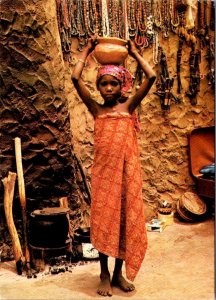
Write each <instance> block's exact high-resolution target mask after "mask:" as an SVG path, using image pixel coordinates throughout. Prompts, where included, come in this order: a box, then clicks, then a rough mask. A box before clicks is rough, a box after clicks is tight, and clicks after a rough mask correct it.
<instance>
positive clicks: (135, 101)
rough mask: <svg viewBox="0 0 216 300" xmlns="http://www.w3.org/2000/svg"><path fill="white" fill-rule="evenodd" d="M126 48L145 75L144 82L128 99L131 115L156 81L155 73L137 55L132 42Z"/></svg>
mask: <svg viewBox="0 0 216 300" xmlns="http://www.w3.org/2000/svg"><path fill="white" fill-rule="evenodd" d="M128 46H129V48H128V53H129V54H130V55H131V56H132V57H134V58H135V59H136V60H137V62H138V64H140V66H141V68H142V69H143V72H144V74H145V80H144V81H143V82H142V84H141V85H140V87H139V89H138V90H137V91H136V93H135V94H134V95H133V96H131V97H130V98H129V101H128V109H129V111H130V113H132V112H133V111H134V110H135V108H136V107H137V106H138V105H139V104H140V102H141V101H142V100H143V98H144V97H145V96H146V95H147V93H148V91H149V90H150V88H151V86H152V85H153V83H154V81H155V79H156V73H155V72H154V70H153V69H152V67H151V66H150V64H149V63H148V62H147V61H146V60H145V59H144V58H143V57H142V56H141V55H140V54H139V52H138V49H137V48H136V46H135V44H134V42H133V41H131V40H130V41H129V45H128Z"/></svg>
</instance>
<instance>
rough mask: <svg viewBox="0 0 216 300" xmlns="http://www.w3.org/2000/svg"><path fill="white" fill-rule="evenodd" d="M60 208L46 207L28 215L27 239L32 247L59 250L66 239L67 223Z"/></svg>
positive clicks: (66, 210) (64, 209)
mask: <svg viewBox="0 0 216 300" xmlns="http://www.w3.org/2000/svg"><path fill="white" fill-rule="evenodd" d="M68 211H69V209H67V208H62V207H47V208H43V209H41V210H34V211H33V212H32V213H31V214H30V220H29V239H30V244H31V245H32V246H34V247H41V248H60V247H64V246H65V242H66V240H67V239H68V230H69V222H68V219H67V212H68Z"/></svg>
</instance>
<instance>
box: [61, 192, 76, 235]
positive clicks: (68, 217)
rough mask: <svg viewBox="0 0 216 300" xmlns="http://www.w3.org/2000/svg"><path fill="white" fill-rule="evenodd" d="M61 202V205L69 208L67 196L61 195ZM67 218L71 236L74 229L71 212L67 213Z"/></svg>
mask: <svg viewBox="0 0 216 300" xmlns="http://www.w3.org/2000/svg"><path fill="white" fill-rule="evenodd" d="M59 203H60V207H64V208H69V205H68V198H67V197H61V198H60V199H59ZM67 219H68V224H69V230H68V234H69V237H72V236H73V229H72V226H71V222H70V213H69V212H68V213H67Z"/></svg>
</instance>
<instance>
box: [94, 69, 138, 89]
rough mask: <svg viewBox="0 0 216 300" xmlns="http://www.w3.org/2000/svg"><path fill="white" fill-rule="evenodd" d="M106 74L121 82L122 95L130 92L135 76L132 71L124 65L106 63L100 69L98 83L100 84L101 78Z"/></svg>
mask: <svg viewBox="0 0 216 300" xmlns="http://www.w3.org/2000/svg"><path fill="white" fill-rule="evenodd" d="M104 75H112V76H114V77H115V78H117V79H118V80H119V81H120V82H121V91H122V95H124V94H125V93H127V92H128V90H129V89H130V88H131V87H132V84H133V77H132V75H131V73H130V72H129V71H128V70H127V69H126V68H124V67H122V66H117V65H104V66H102V67H101V68H100V69H99V70H98V74H97V79H96V84H97V85H98V82H99V80H100V79H101V77H102V76H104Z"/></svg>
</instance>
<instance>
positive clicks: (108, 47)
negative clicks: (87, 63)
mask: <svg viewBox="0 0 216 300" xmlns="http://www.w3.org/2000/svg"><path fill="white" fill-rule="evenodd" d="M126 45H127V41H126V40H123V39H119V38H115V37H101V38H98V39H97V45H96V46H95V49H94V57H95V58H96V60H97V61H98V62H99V63H100V64H101V65H106V64H118V65H120V64H123V62H124V61H125V59H126V57H127V55H128V50H127V47H126Z"/></svg>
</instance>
